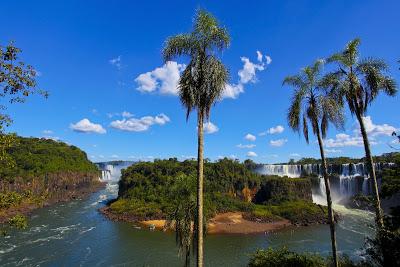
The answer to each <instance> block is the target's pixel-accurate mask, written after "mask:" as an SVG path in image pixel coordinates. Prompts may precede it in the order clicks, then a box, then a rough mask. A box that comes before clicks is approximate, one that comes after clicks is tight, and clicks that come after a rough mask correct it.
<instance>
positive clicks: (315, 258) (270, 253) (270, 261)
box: [248, 247, 394, 267]
mask: <svg viewBox="0 0 400 267" xmlns="http://www.w3.org/2000/svg"><path fill="white" fill-rule="evenodd" d="M248 266H249V267H330V266H333V263H332V258H331V257H327V258H325V257H322V256H320V255H318V254H312V253H307V252H306V253H296V252H293V251H289V250H288V249H287V248H285V247H283V248H278V249H272V248H268V249H266V250H263V249H260V250H257V251H256V252H255V253H254V254H252V255H251V258H250V262H249V265H248ZM339 266H340V267H371V265H370V264H369V263H367V262H360V263H355V262H353V261H351V260H350V259H349V257H348V256H346V255H344V256H341V257H340V258H339ZM388 266H389V265H388ZM393 266H394V265H393Z"/></svg>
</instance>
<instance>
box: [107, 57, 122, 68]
mask: <svg viewBox="0 0 400 267" xmlns="http://www.w3.org/2000/svg"><path fill="white" fill-rule="evenodd" d="M108 63H110V64H111V65H113V66H115V67H116V68H117V69H119V70H120V69H121V68H122V62H121V56H118V57H116V58H112V59H110V60H109V61H108Z"/></svg>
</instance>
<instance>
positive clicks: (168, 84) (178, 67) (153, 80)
mask: <svg viewBox="0 0 400 267" xmlns="http://www.w3.org/2000/svg"><path fill="white" fill-rule="evenodd" d="M184 68H185V65H184V64H178V63H177V62H175V61H168V62H167V63H165V64H164V65H163V66H162V67H159V68H156V69H154V70H152V71H150V72H146V73H142V74H140V75H139V76H138V77H137V78H136V79H135V82H136V83H137V84H138V87H137V88H136V89H137V90H138V91H140V92H142V93H151V92H155V91H157V92H159V93H160V94H165V95H178V82H179V77H180V73H181V72H182V71H183V70H184Z"/></svg>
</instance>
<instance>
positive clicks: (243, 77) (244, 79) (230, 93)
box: [222, 51, 271, 99]
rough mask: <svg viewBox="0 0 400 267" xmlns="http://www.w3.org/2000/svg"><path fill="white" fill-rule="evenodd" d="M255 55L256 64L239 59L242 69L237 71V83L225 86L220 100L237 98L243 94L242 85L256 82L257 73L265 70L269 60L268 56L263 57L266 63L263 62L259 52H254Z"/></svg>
mask: <svg viewBox="0 0 400 267" xmlns="http://www.w3.org/2000/svg"><path fill="white" fill-rule="evenodd" d="M256 53H257V61H258V62H259V63H258V64H257V63H253V62H251V61H250V59H249V58H248V57H241V58H240V60H241V61H242V62H243V67H242V69H240V70H239V71H238V76H239V81H238V83H236V84H232V83H230V84H226V85H225V90H224V92H223V94H222V98H232V99H235V98H237V97H238V96H239V95H240V94H241V93H244V85H246V84H248V83H249V82H251V83H255V82H256V81H257V76H256V73H257V71H263V70H265V64H267V65H268V64H270V63H271V58H270V57H269V56H266V57H265V60H266V61H265V62H264V61H263V55H262V53H261V52H260V51H256Z"/></svg>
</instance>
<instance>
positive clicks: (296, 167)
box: [256, 162, 394, 200]
mask: <svg viewBox="0 0 400 267" xmlns="http://www.w3.org/2000/svg"><path fill="white" fill-rule="evenodd" d="M393 165H394V163H375V169H376V171H377V172H379V171H381V170H382V169H384V168H390V167H391V166H393ZM256 172H257V173H260V174H264V175H277V176H281V177H283V176H287V177H290V178H298V177H300V176H302V175H305V176H306V175H317V176H318V177H319V178H320V181H319V188H317V189H315V191H316V192H313V198H314V197H315V198H317V197H321V198H324V197H325V183H324V180H323V178H322V165H321V164H303V165H301V164H293V165H290V164H281V165H279V164H277V165H275V164H263V165H259V167H258V168H257V169H256ZM328 173H329V174H330V175H332V178H331V187H332V194H333V195H334V199H338V200H340V199H343V198H348V197H350V196H353V195H355V194H358V193H363V194H365V195H368V194H371V193H372V190H371V183H370V180H369V174H368V170H367V168H366V166H365V164H364V163H362V162H360V163H347V164H329V165H328ZM317 195H319V196H317Z"/></svg>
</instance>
